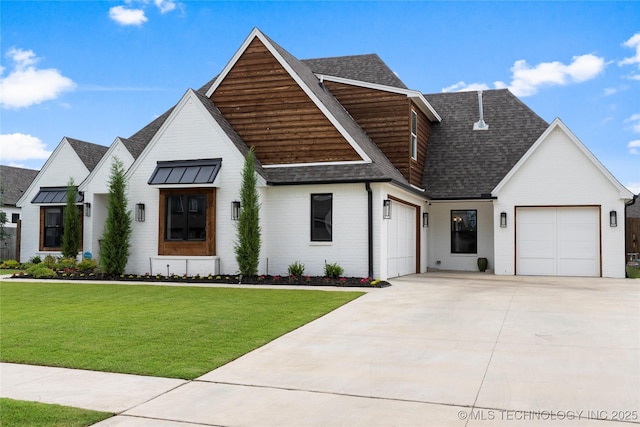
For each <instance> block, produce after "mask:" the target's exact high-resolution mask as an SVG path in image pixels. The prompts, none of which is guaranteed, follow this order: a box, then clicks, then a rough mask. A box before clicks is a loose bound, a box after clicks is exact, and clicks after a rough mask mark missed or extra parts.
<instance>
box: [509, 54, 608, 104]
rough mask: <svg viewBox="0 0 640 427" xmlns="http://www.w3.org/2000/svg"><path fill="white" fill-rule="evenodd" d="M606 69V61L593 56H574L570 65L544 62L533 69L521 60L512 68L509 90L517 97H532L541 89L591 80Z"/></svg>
mask: <svg viewBox="0 0 640 427" xmlns="http://www.w3.org/2000/svg"><path fill="white" fill-rule="evenodd" d="M604 67H605V62H604V59H603V58H600V57H598V56H595V55H592V54H587V55H581V56H574V57H573V61H572V62H571V63H570V64H568V65H565V64H563V63H561V62H559V61H554V62H542V63H540V64H538V65H536V66H535V67H531V66H530V65H529V64H527V62H526V61H525V60H523V59H521V60H519V61H516V62H515V63H514V64H513V67H512V68H511V71H512V73H513V74H512V80H511V84H510V85H509V89H510V90H511V91H512V92H513V93H514V94H515V95H517V96H530V95H534V94H535V93H537V92H538V90H539V88H540V87H544V86H556V85H559V86H564V85H567V84H570V83H582V82H585V81H587V80H591V79H593V78H595V77H596V76H597V75H598V74H600V73H601V72H602V71H603V70H604Z"/></svg>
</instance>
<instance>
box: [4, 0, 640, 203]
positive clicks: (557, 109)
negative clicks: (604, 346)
mask: <svg viewBox="0 0 640 427" xmlns="http://www.w3.org/2000/svg"><path fill="white" fill-rule="evenodd" d="M0 14H1V15H0V61H1V62H0V64H1V67H2V68H0V70H1V74H0V79H1V80H0V115H1V116H0V150H1V151H0V156H1V159H0V162H1V163H2V164H4V165H15V166H21V167H27V168H34V169H38V168H40V167H41V166H42V165H43V164H44V162H45V161H46V158H47V157H48V154H49V153H50V152H51V151H52V150H53V149H55V147H56V146H57V145H58V143H59V142H60V141H61V139H62V138H63V137H64V136H69V137H72V138H77V139H82V140H85V141H89V142H94V143H97V144H102V145H110V144H111V143H112V142H113V140H114V139H115V138H116V137H117V136H122V137H128V136H131V135H132V134H133V133H135V132H136V131H137V130H139V129H140V128H142V127H143V126H145V125H146V124H147V123H148V122H150V121H151V120H153V119H154V118H155V117H157V116H158V115H160V114H162V113H163V112H164V111H166V110H167V109H168V108H169V107H171V106H172V105H174V104H175V103H176V102H177V101H178V100H179V99H180V97H181V96H182V95H183V94H184V92H185V91H186V90H187V89H188V88H198V87H200V86H201V85H202V84H204V83H205V82H207V81H208V80H210V79H211V78H212V77H213V76H215V75H216V74H218V73H219V72H220V71H221V70H222V68H223V67H224V66H225V65H226V63H227V62H228V61H229V60H230V59H231V57H232V56H233V54H234V53H235V51H236V50H237V49H238V48H239V47H240V44H241V43H242V42H243V41H244V39H245V38H246V37H247V35H248V34H249V33H250V32H251V30H252V28H253V27H258V28H260V29H261V30H262V31H263V32H264V33H265V34H267V35H268V36H269V37H271V38H272V39H273V40H275V41H276V42H277V43H279V44H280V45H281V46H282V47H284V48H285V49H287V50H288V51H289V52H291V53H292V54H293V55H295V56H296V57H298V58H300V59H306V58H317V57H327V56H340V55H354V54H364V53H377V54H378V55H379V56H380V57H381V58H382V59H383V60H384V61H385V62H386V63H387V64H388V65H389V67H390V68H391V69H392V70H393V71H394V72H396V73H397V74H398V76H399V77H400V78H401V79H402V80H403V81H404V82H405V84H406V85H407V86H408V87H409V88H411V89H415V90H420V91H422V92H423V93H437V92H441V91H446V90H448V91H453V90H472V89H477V88H485V89H489V88H496V87H500V88H502V87H508V88H509V89H510V90H511V91H512V92H514V93H515V94H516V95H517V96H519V97H520V99H521V100H522V101H523V102H524V103H525V104H527V105H528V106H529V107H531V108H532V109H533V110H534V111H535V112H537V113H538V114H539V115H540V116H541V117H542V118H543V119H545V120H546V121H548V122H551V121H552V120H553V119H554V118H555V117H560V118H561V119H562V120H563V121H564V122H565V123H566V124H567V125H568V126H569V128H570V129H571V130H572V131H573V132H574V133H575V134H576V135H577V136H578V138H579V139H580V140H581V141H582V142H583V143H584V144H585V145H586V146H587V147H588V148H589V149H590V150H591V151H592V152H593V154H595V155H596V157H598V158H599V159H600V161H601V162H602V163H603V164H604V165H605V166H606V167H607V168H608V169H609V170H610V171H611V172H612V173H613V174H614V176H616V178H618V180H619V181H620V182H622V183H623V184H624V185H626V186H627V187H628V188H630V189H631V190H632V191H634V192H636V193H638V192H640V2H637V1H635V2H633V1H627V2H608V1H607V2H604V1H603V2H577V1H573V2H453V1H451V2H421V1H413V2H401V1H388V2H368V1H359V2H343V1H331V2H311V1H286V2H258V1H245V2H218V1H188V0H187V1H180V2H179V1H176V0H173V1H171V0H143V1H142V0H122V1H108V2H103V1H7V0H2V1H1V2H0ZM567 166H568V168H567V173H570V165H567Z"/></svg>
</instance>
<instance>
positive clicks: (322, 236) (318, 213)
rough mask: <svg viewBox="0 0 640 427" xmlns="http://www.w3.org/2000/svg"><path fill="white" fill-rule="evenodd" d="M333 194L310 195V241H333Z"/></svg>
mask: <svg viewBox="0 0 640 427" xmlns="http://www.w3.org/2000/svg"><path fill="white" fill-rule="evenodd" d="M332 217H333V194H330V193H328V194H312V195H311V241H312V242H331V241H332V239H333V234H332V229H331V228H332V227H331V226H332V222H333V219H332Z"/></svg>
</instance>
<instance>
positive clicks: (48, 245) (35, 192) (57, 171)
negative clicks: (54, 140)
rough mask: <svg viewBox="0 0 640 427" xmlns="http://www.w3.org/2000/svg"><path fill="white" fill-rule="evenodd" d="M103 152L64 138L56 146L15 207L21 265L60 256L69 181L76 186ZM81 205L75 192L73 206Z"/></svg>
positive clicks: (79, 194)
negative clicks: (18, 215) (18, 216)
mask: <svg viewBox="0 0 640 427" xmlns="http://www.w3.org/2000/svg"><path fill="white" fill-rule="evenodd" d="M107 149H108V148H107V147H104V146H102V145H97V144H92V143H89V142H84V141H79V140H77V139H72V138H67V137H65V138H63V139H62V141H61V142H60V144H58V146H57V147H56V149H55V150H54V151H53V153H52V154H51V156H50V157H49V159H47V161H46V162H45V164H44V166H43V167H42V169H41V170H40V172H39V173H38V175H37V176H36V178H35V179H34V180H33V181H32V182H31V185H29V188H28V189H27V190H26V191H25V192H24V193H23V194H22V196H21V197H20V199H19V200H18V203H17V204H18V206H20V207H21V208H22V225H23V226H22V239H21V240H22V245H21V249H20V260H21V261H22V262H25V261H28V259H29V258H31V257H32V256H34V255H39V256H46V255H48V254H51V255H55V256H59V255H60V254H61V244H62V234H63V232H64V210H65V209H66V208H65V205H66V203H67V199H66V192H67V185H68V183H69V180H70V179H71V178H72V179H73V181H74V183H75V185H76V186H78V185H80V184H81V183H82V182H83V181H84V180H85V178H87V176H88V175H89V173H90V172H91V171H92V170H93V169H94V168H95V167H96V165H97V164H98V162H100V160H101V159H102V157H103V156H104V154H105V153H106V152H107ZM83 201H84V196H83V194H82V193H80V192H78V194H77V198H76V202H77V204H78V208H79V209H80V210H81V211H83ZM82 218H83V217H82V216H81V219H82ZM83 233H84V230H83Z"/></svg>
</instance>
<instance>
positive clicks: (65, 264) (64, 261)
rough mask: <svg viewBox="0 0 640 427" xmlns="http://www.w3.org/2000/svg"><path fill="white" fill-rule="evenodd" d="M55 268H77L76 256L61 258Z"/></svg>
mask: <svg viewBox="0 0 640 427" xmlns="http://www.w3.org/2000/svg"><path fill="white" fill-rule="evenodd" d="M54 267H55V268H57V269H58V270H64V269H65V268H75V267H76V259H75V258H61V259H59V260H58V262H56V264H55V266H54Z"/></svg>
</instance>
